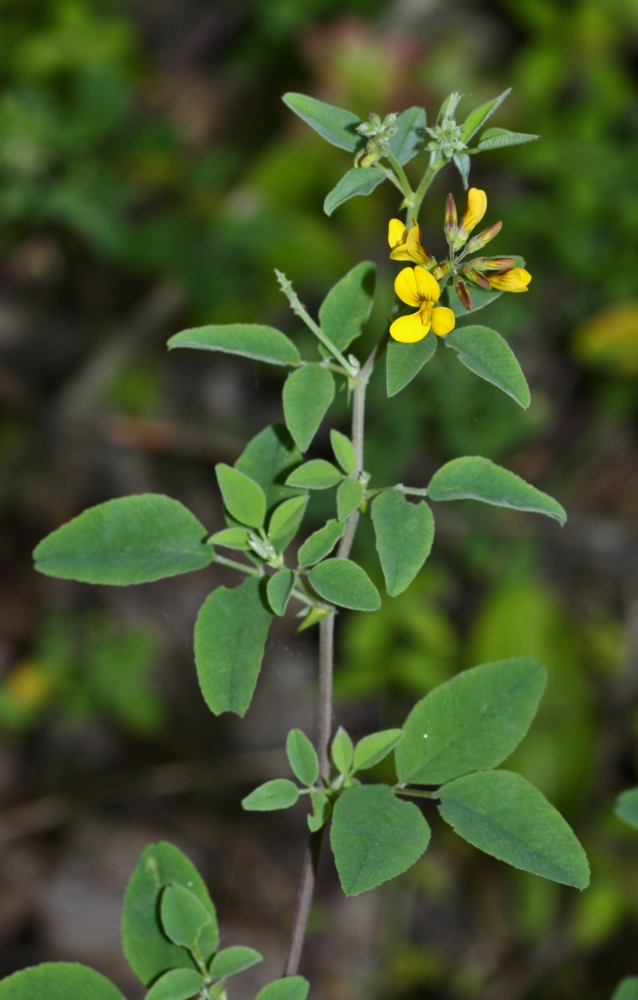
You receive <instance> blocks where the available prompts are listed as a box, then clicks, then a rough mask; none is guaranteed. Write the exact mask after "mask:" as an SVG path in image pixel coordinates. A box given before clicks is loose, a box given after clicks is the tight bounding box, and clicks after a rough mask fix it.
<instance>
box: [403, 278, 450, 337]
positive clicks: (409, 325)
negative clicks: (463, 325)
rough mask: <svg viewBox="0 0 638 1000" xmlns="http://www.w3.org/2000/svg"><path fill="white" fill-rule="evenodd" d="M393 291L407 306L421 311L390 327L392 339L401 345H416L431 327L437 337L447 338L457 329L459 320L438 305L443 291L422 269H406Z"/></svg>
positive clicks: (404, 317) (445, 308)
mask: <svg viewBox="0 0 638 1000" xmlns="http://www.w3.org/2000/svg"><path fill="white" fill-rule="evenodd" d="M394 290H395V292H396V293H397V295H398V296H399V298H400V299H401V301H402V302H405V303H406V305H408V306H417V307H418V312H415V313H411V314H410V315H409V316H400V317H399V319H395V321H394V323H393V324H392V326H391V327H390V336H391V337H393V338H394V339H395V340H398V341H400V342H401V343H402V344H415V343H416V342H417V340H423V338H424V337H425V335H426V333H427V332H428V331H429V329H430V327H432V329H433V330H434V332H435V333H436V335H437V337H444V336H445V334H446V333H450V332H451V331H452V330H453V329H454V324H455V322H456V317H455V316H454V313H453V312H452V310H451V309H448V308H447V306H437V305H436V303H437V302H438V301H439V296H440V294H441V289H440V288H439V284H438V282H437V281H436V279H435V278H433V277H432V275H431V274H430V273H429V271H425V270H424V269H423V268H422V267H404V268H403V270H402V271H399V273H398V274H397V276H396V280H395V282H394Z"/></svg>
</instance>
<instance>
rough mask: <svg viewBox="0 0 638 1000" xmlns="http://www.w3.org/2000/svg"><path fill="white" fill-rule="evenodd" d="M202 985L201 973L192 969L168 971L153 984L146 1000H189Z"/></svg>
mask: <svg viewBox="0 0 638 1000" xmlns="http://www.w3.org/2000/svg"><path fill="white" fill-rule="evenodd" d="M203 985H204V977H203V976H202V974H201V972H195V970H194V969H170V970H169V971H168V972H166V973H164V975H163V976H160V978H159V979H158V980H157V981H156V982H155V983H153V985H152V986H151V988H150V990H149V991H148V993H147V994H146V1000H190V997H194V996H197V995H198V994H199V993H200V991H201V989H202V987H203Z"/></svg>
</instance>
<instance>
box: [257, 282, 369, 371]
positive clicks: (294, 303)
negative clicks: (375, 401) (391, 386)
mask: <svg viewBox="0 0 638 1000" xmlns="http://www.w3.org/2000/svg"><path fill="white" fill-rule="evenodd" d="M275 274H276V275H277V281H278V282H279V287H280V288H281V290H282V292H283V293H284V295H285V296H286V298H287V299H288V302H289V303H290V308H291V309H292V311H293V312H294V314H295V315H296V316H299V318H300V319H302V320H303V321H304V323H305V324H306V326H307V327H308V329H309V330H311V331H312V333H314V335H315V337H316V338H317V339H318V340H320V341H321V343H322V344H323V345H324V347H327V348H328V350H329V351H330V353H331V354H332V356H333V357H334V358H336V359H337V361H338V362H339V364H341V365H342V366H343V369H344V372H345V373H346V375H350V377H353V376H354V375H356V374H357V372H356V370H355V369H354V368H353V366H352V365H351V364H350V362H349V361H347V360H346V358H344V356H343V354H342V353H341V351H339V350H338V349H337V348H336V347H335V345H334V344H333V343H332V341H331V340H330V338H329V337H327V336H326V334H325V333H324V332H323V330H322V329H321V327H320V326H319V325H318V324H317V323H315V321H314V319H313V318H312V316H311V315H310V313H309V312H308V311H307V310H306V309H304V307H303V305H302V302H301V299H300V298H299V296H298V295H297V293H296V291H295V290H294V288H293V287H292V282H291V281H289V280H288V278H287V277H286V275H285V274H284V273H283V272H282V271H278V270H277V268H275Z"/></svg>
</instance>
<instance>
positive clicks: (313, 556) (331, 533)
mask: <svg viewBox="0 0 638 1000" xmlns="http://www.w3.org/2000/svg"><path fill="white" fill-rule="evenodd" d="M345 530H346V526H345V523H344V522H343V521H328V522H327V523H326V524H324V526H323V528H319V530H318V531H315V532H314V533H313V534H312V535H310V537H309V538H307V539H306V541H305V542H304V543H303V545H302V546H301V547H300V549H299V565H300V566H312V565H313V564H314V563H318V562H319V561H320V560H321V559H323V558H324V557H325V556H327V555H328V553H329V552H332V550H333V549H334V547H335V545H336V544H337V542H338V541H339V539H340V538H341V537H342V535H343V533H344V531H345Z"/></svg>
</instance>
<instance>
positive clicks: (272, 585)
mask: <svg viewBox="0 0 638 1000" xmlns="http://www.w3.org/2000/svg"><path fill="white" fill-rule="evenodd" d="M294 585H295V574H294V572H293V571H292V570H291V569H280V570H278V571H277V572H276V573H274V574H273V575H272V576H271V577H270V578H269V580H268V584H267V586H266V593H267V594H268V603H269V604H270V607H271V608H272V609H273V611H274V612H275V614H276V615H279V617H280V618H282V617H283V615H285V613H286V608H287V607H288V601H289V600H290V595H291V594H292V589H293V587H294Z"/></svg>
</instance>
